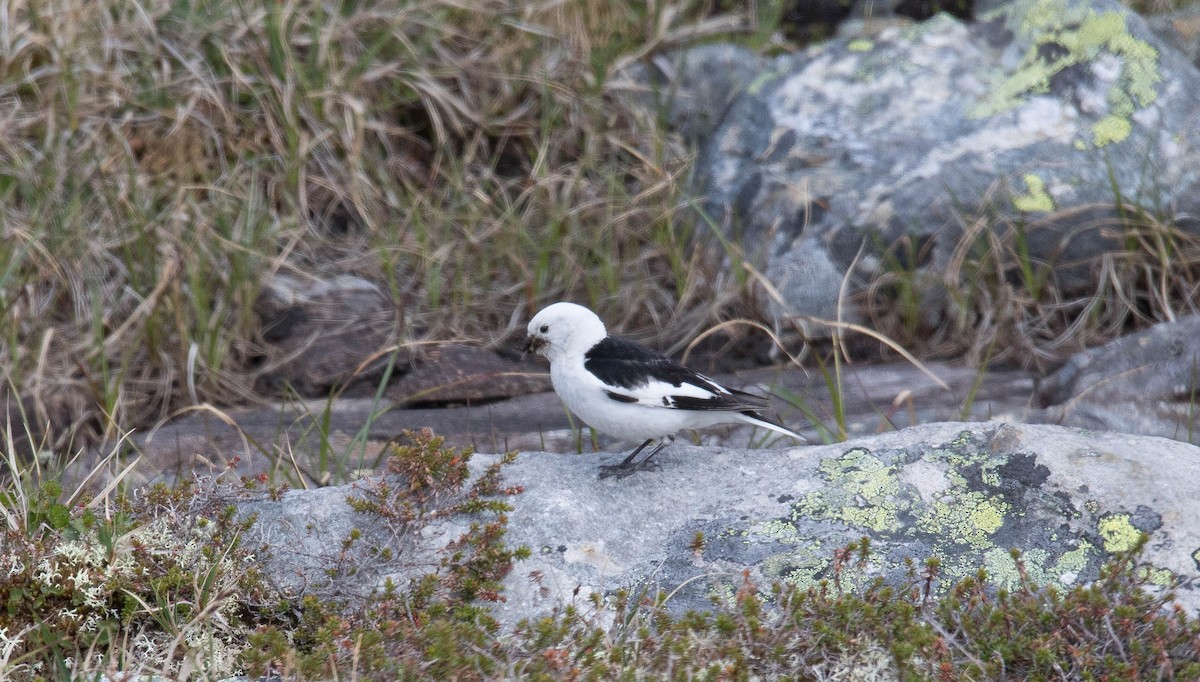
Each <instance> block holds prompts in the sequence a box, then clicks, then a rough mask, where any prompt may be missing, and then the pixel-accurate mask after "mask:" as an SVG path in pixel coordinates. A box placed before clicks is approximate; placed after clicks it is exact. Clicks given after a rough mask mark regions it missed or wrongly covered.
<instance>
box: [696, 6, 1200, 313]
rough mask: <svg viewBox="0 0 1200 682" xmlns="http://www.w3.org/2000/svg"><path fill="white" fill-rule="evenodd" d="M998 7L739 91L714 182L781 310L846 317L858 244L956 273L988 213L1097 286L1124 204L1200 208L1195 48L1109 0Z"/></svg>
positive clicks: (711, 151)
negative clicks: (1169, 43)
mask: <svg viewBox="0 0 1200 682" xmlns="http://www.w3.org/2000/svg"><path fill="white" fill-rule="evenodd" d="M989 16H990V18H988V17H985V20H982V21H980V22H978V23H974V24H964V23H961V22H959V21H957V20H955V19H952V18H950V17H948V16H946V15H939V16H938V17H935V18H934V19H931V20H929V21H927V22H923V23H920V24H915V25H912V26H910V27H906V28H899V27H893V28H889V29H886V30H884V31H882V32H880V33H879V34H877V35H875V36H873V37H870V38H866V37H862V38H855V39H843V40H836V41H831V42H828V43H825V44H821V45H818V46H816V47H814V48H812V49H810V50H808V51H806V52H804V53H801V54H797V55H794V56H789V57H784V58H780V59H778V60H776V61H775V62H774V64H773V67H772V69H771V70H768V71H765V72H764V73H762V74H761V75H760V76H759V77H758V78H756V79H755V80H754V81H753V82H751V83H750V84H749V85H748V86H747V88H746V90H745V92H744V94H743V95H742V96H741V97H740V98H739V99H738V100H737V101H736V102H735V103H734V104H733V106H732V108H731V110H730V112H729V113H728V115H727V116H726V117H725V119H724V121H723V123H722V125H721V126H720V127H719V128H718V130H717V132H716V133H715V135H714V136H713V137H712V138H711V139H710V140H709V141H708V142H707V144H706V145H705V146H704V147H703V149H702V155H701V159H700V168H699V173H698V178H699V186H698V192H699V193H701V194H703V195H704V196H705V197H706V203H705V207H706V209H707V211H708V212H709V214H710V215H711V216H713V218H714V219H715V220H716V221H717V222H718V223H719V224H721V225H723V226H724V228H725V229H726V230H727V231H728V232H729V233H730V234H731V235H733V236H734V237H738V238H740V239H741V241H742V243H744V244H745V245H746V246H747V251H748V252H749V253H751V254H755V253H757V254H758V255H761V256H762V257H763V258H764V260H765V261H766V264H767V268H766V273H765V274H766V276H767V278H768V279H769V280H770V281H771V282H772V283H773V284H774V286H775V287H776V289H778V291H779V292H780V293H781V295H782V299H783V303H782V304H780V305H777V306H776V308H777V309H776V311H775V312H777V313H794V314H804V315H815V316H819V317H825V318H833V317H835V315H836V314H837V305H838V295H839V291H840V290H841V286H840V285H841V283H842V280H843V277H844V275H845V273H846V272H847V270H848V269H849V268H850V266H851V264H852V262H854V261H855V259H856V257H857V258H858V266H859V267H860V268H861V270H860V271H859V272H858V273H857V274H858V275H861V276H863V277H867V276H870V275H873V274H877V273H879V272H881V271H886V270H888V269H897V268H900V267H918V268H928V269H932V270H935V271H940V270H941V269H943V268H945V267H946V266H947V264H949V263H951V262H953V261H954V259H955V258H956V257H959V258H961V252H960V251H959V249H960V247H962V246H963V244H964V235H968V236H969V237H970V238H971V239H972V240H976V241H979V244H980V245H981V246H985V245H987V244H988V241H987V240H986V239H984V238H983V236H984V235H985V234H987V232H986V231H980V230H978V229H976V228H979V227H983V228H986V229H987V230H991V231H992V232H993V233H995V234H997V235H998V236H999V237H1000V243H1007V244H1009V245H1012V250H1013V253H1014V254H1019V253H1020V254H1023V255H1022V256H1021V257H1023V258H1028V259H1030V260H1031V261H1032V262H1033V263H1036V264H1049V265H1051V266H1053V267H1052V269H1051V271H1050V275H1051V278H1052V283H1053V284H1054V285H1055V286H1057V287H1059V288H1060V290H1061V291H1062V293H1063V295H1065V296H1071V295H1074V294H1079V293H1085V292H1089V291H1091V290H1092V289H1093V288H1094V274H1095V273H1094V267H1095V261H1096V259H1095V255H1096V254H1097V253H1099V252H1101V251H1106V250H1120V249H1122V248H1124V245H1123V241H1122V239H1123V235H1122V233H1121V225H1122V221H1121V218H1122V211H1125V212H1126V215H1128V212H1129V210H1130V208H1129V207H1130V206H1137V207H1139V208H1141V209H1144V210H1146V211H1147V212H1149V213H1152V214H1157V213H1162V214H1166V215H1167V216H1168V217H1170V216H1189V215H1190V216H1196V215H1197V214H1200V172H1198V171H1197V169H1198V168H1200V72H1197V70H1196V69H1195V67H1193V66H1192V65H1191V64H1190V63H1188V61H1187V60H1186V58H1185V57H1184V56H1183V55H1182V54H1180V53H1179V52H1178V51H1177V50H1175V49H1173V48H1169V47H1165V46H1164V44H1163V43H1162V42H1161V41H1160V39H1158V38H1157V37H1156V36H1155V35H1154V34H1152V33H1151V32H1150V31H1149V30H1148V29H1147V28H1146V25H1145V22H1144V21H1143V20H1142V19H1141V18H1140V17H1139V16H1137V15H1136V14H1133V13H1131V12H1129V11H1128V10H1126V9H1125V8H1124V7H1122V6H1121V5H1119V4H1118V3H1116V2H1113V1H1110V0H1020V1H1018V2H1013V3H1010V4H1007V5H1004V6H1003V7H1001V8H1000V9H999V10H997V11H996V12H995V13H993V14H992V15H989ZM1119 204H1123V207H1121V208H1118V205H1119ZM980 217H982V218H984V219H985V221H984V222H981V223H975V221H976V220H977V219H979V218H980ZM1180 226H1181V227H1182V228H1184V229H1189V230H1196V229H1198V228H1200V224H1198V221H1196V220H1195V219H1194V218H1192V219H1190V220H1188V219H1183V220H1181V223H1180ZM900 245H903V246H900ZM860 249H861V253H860ZM858 281H860V280H858V279H854V278H852V280H851V286H850V287H849V291H850V292H851V293H854V291H855V284H856V282H858ZM854 312H855V311H854V310H853V309H852V308H851V309H845V310H843V311H842V318H843V319H846V318H847V317H849V318H850V319H853V317H854Z"/></svg>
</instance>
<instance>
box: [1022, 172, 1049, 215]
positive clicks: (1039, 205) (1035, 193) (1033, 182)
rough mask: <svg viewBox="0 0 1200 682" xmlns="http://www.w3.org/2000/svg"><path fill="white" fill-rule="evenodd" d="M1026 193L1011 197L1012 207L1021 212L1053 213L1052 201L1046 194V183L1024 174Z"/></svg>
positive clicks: (1029, 174)
mask: <svg viewBox="0 0 1200 682" xmlns="http://www.w3.org/2000/svg"><path fill="white" fill-rule="evenodd" d="M1024 180H1025V188H1026V192H1025V194H1023V195H1018V196H1014V197H1013V206H1014V207H1015V208H1016V209H1017V210H1018V211H1022V212H1026V213H1028V212H1030V211H1046V212H1049V211H1053V210H1054V199H1053V198H1051V196H1050V194H1049V193H1047V192H1046V183H1045V182H1044V181H1043V180H1042V179H1041V178H1039V177H1038V176H1036V175H1034V174H1033V173H1026V174H1025V177H1024Z"/></svg>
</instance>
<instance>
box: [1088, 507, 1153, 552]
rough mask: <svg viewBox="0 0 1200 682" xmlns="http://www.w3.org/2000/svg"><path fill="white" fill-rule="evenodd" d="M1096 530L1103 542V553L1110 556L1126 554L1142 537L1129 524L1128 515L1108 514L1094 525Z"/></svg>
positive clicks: (1140, 533) (1138, 531)
mask: <svg viewBox="0 0 1200 682" xmlns="http://www.w3.org/2000/svg"><path fill="white" fill-rule="evenodd" d="M1096 529H1097V530H1098V531H1099V532H1100V538H1101V539H1102V540H1104V551H1106V552H1109V553H1110V554H1111V553H1116V552H1128V551H1129V550H1131V549H1133V548H1134V547H1135V546H1136V545H1137V543H1138V540H1139V539H1140V538H1141V537H1142V531H1140V530H1138V529H1137V528H1136V527H1135V526H1134V525H1133V524H1132V523H1130V521H1129V514H1108V515H1106V516H1104V517H1102V518H1101V519H1100V521H1098V522H1097V523H1096Z"/></svg>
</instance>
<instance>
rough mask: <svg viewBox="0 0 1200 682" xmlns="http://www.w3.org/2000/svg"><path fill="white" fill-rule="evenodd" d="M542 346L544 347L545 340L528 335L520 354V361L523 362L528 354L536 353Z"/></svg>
mask: <svg viewBox="0 0 1200 682" xmlns="http://www.w3.org/2000/svg"><path fill="white" fill-rule="evenodd" d="M544 345H546V339H544V338H542V337H540V336H537V335H533V334H531V335H529V336H528V337H526V338H525V349H524V350H523V351H522V352H521V359H522V360H524V359H525V356H527V355H529V354H530V353H536V352H537V351H538V350H540V349H541V347H542V346H544Z"/></svg>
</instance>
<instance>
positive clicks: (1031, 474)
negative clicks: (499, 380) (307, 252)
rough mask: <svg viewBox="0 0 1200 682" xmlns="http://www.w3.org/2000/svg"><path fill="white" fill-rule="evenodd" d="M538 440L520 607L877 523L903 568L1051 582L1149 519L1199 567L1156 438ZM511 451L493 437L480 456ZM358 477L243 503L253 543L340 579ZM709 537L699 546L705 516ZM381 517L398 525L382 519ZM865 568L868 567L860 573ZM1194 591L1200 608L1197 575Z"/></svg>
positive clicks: (938, 430)
mask: <svg viewBox="0 0 1200 682" xmlns="http://www.w3.org/2000/svg"><path fill="white" fill-rule="evenodd" d="M620 456H621V453H606V454H602V455H582V456H580V455H556V454H550V453H544V452H524V453H521V454H520V455H519V456H518V458H517V460H516V461H515V462H514V463H513V464H511V465H509V466H507V467H505V469H504V482H505V484H507V485H520V486H523V488H524V492H523V493H521V494H519V495H516V496H514V497H511V498H509V501H510V502H511V503H512V504H513V505H514V506H515V509H514V510H513V511H512V512H511V513H510V514H509V515H508V518H509V533H508V536H507V538H506V541H507V542H508V544H509V545H510V546H517V545H524V546H527V547H529V548H530V549H531V550H532V557H531V558H529V559H528V560H526V561H523V562H519V563H518V564H517V565H516V567H515V569H514V570H513V572H512V573H511V574H510V575H509V577H508V578H507V579H506V583H505V592H504V594H505V595H506V597H507V601H505V602H503V603H502V604H498V605H497V606H496V607H495V610H496V613H497V615H498V616H499V617H500V618H501V620H502V621H503V622H505V623H508V624H510V625H511V624H513V623H515V622H517V621H518V620H520V619H522V618H529V617H534V616H537V615H540V614H545V613H547V612H548V611H550V610H552V609H555V608H560V607H562V606H564V605H566V604H568V603H575V604H577V605H579V606H581V607H585V608H586V607H587V604H588V599H587V597H588V595H589V594H590V593H592V592H596V593H600V594H603V595H609V594H611V593H612V592H613V591H614V590H617V589H619V588H624V587H628V588H633V589H634V590H637V589H641V588H643V587H648V588H650V589H664V590H667V591H671V592H673V593H674V594H673V596H672V598H671V607H672V608H674V609H677V610H682V609H687V608H705V607H707V606H708V605H709V603H710V602H709V600H710V598H711V597H713V596H716V597H718V598H720V597H726V596H729V595H730V594H731V590H732V589H733V587H732V586H733V585H734V584H735V582H736V581H737V580H739V579H740V575H741V572H742V571H743V570H749V571H750V572H751V575H752V576H753V577H754V578H755V579H756V580H760V581H763V582H764V583H769V582H771V581H773V580H785V581H789V582H792V583H795V584H797V585H801V586H804V585H811V584H814V583H816V582H817V581H820V580H821V579H822V578H824V577H828V576H829V569H830V566H831V561H832V558H833V552H834V550H836V549H838V548H840V547H842V546H844V545H845V544H846V543H849V542H851V541H855V540H858V539H859V538H862V537H868V538H870V539H871V547H872V560H871V562H870V568H869V570H868V575H883V576H886V577H888V578H889V579H896V578H898V577H899V576H900V575H902V573H903V567H904V561H905V559H912V560H914V561H916V562H918V564H920V563H921V562H923V561H924V560H925V558H926V557H929V556H936V557H939V558H940V559H941V561H942V566H943V576H944V578H945V579H947V580H953V579H957V578H960V577H963V576H965V575H967V574H971V573H974V572H975V571H976V570H977V569H978V568H980V567H983V568H986V569H987V571H988V574H989V575H990V576H991V578H992V579H993V580H994V581H995V582H996V583H997V584H1000V585H1003V584H1008V583H1011V581H1013V580H1014V579H1015V577H1016V571H1017V568H1016V565H1015V563H1014V561H1013V559H1012V558H1011V556H1010V553H1009V550H1010V549H1019V550H1021V552H1022V553H1023V559H1024V562H1025V570H1027V571H1028V572H1029V575H1030V576H1032V577H1033V578H1034V579H1035V580H1037V581H1039V582H1042V583H1044V584H1060V585H1064V586H1066V585H1072V584H1076V583H1079V582H1086V581H1089V580H1092V579H1094V578H1095V577H1096V576H1097V570H1098V568H1099V566H1100V564H1101V563H1102V562H1103V561H1104V560H1105V557H1106V556H1108V555H1109V554H1110V553H1112V552H1119V551H1122V550H1125V549H1128V548H1130V547H1132V545H1133V543H1135V542H1136V541H1137V538H1138V536H1139V534H1140V533H1143V532H1144V533H1147V534H1149V536H1150V541H1149V544H1148V545H1147V549H1146V552H1145V554H1144V559H1145V560H1146V561H1148V562H1149V563H1150V564H1151V565H1152V566H1153V567H1154V568H1153V571H1154V576H1155V579H1156V580H1157V581H1161V582H1163V583H1165V582H1167V581H1168V580H1170V578H1171V577H1172V576H1175V577H1179V578H1184V579H1193V580H1194V579H1195V578H1197V577H1200V526H1198V525H1197V524H1196V522H1195V520H1196V519H1198V518H1200V495H1197V494H1196V485H1195V483H1194V477H1192V476H1190V475H1188V474H1187V472H1191V471H1194V470H1195V468H1196V467H1197V466H1198V465H1200V449H1198V448H1196V447H1195V446H1192V445H1188V444H1184V443H1180V442H1176V441H1170V440H1163V439H1157V438H1147V437H1137V436H1124V435H1116V434H1096V433H1089V432H1084V431H1078V430H1074V429H1066V428H1061V427H1054V426H1023V425H1012V424H1004V423H999V422H989V423H985V424H976V425H965V424H947V423H940V424H928V425H924V426H919V427H914V428H909V429H903V430H901V431H896V432H892V433H887V434H882V435H878V436H872V437H869V438H862V439H857V440H854V441H851V442H847V443H838V444H834V445H824V446H814V447H795V448H789V449H786V450H735V449H717V448H704V447H692V446H684V445H675V446H673V447H671V448H668V449H667V450H664V451H663V452H662V453H660V455H659V457H660V458H661V462H660V463H661V470H659V471H649V472H640V473H638V474H636V475H634V476H631V477H628V478H625V479H620V480H615V479H608V480H603V481H600V480H597V477H596V472H597V465H598V464H599V463H601V462H608V461H612V460H615V459H616V458H618V457H620ZM495 457H496V456H490V455H477V456H476V458H475V459H474V460H473V461H472V466H473V467H474V468H476V469H477V470H481V469H482V468H483V467H484V466H486V465H487V464H489V463H490V462H492V461H495ZM352 494H355V491H354V489H352V488H351V487H349V486H344V487H340V488H325V489H319V490H313V491H292V492H289V493H286V494H285V495H284V496H283V498H282V499H281V500H279V501H278V502H272V501H260V502H257V503H255V504H253V505H251V506H247V507H244V508H243V512H250V511H253V512H254V513H256V514H258V521H257V525H256V526H255V529H254V530H252V532H251V536H250V537H248V538H247V540H248V541H252V542H254V541H262V542H266V543H267V544H269V545H270V547H271V549H272V553H273V554H274V555H275V560H274V561H275V563H274V564H273V565H272V570H273V571H274V575H275V576H276V577H277V578H278V579H279V580H280V581H281V582H283V583H284V584H288V585H292V586H300V585H310V586H312V585H316V584H318V583H320V582H321V581H322V580H323V579H324V578H323V574H321V572H320V570H319V568H318V566H319V564H320V562H319V561H318V560H316V559H317V558H320V557H329V556H331V553H333V552H336V548H337V547H339V546H340V543H341V541H342V540H343V539H345V537H347V534H348V533H349V532H350V530H351V529H352V528H354V527H360V528H363V527H365V528H366V531H367V533H368V534H370V533H375V534H376V535H377V536H379V537H383V536H384V535H385V534H386V533H390V532H391V530H390V529H380V528H371V521H370V517H366V516H363V515H359V514H356V513H354V512H352V511H351V510H350V507H349V506H348V504H347V502H346V498H347V496H348V495H352ZM470 521H471V519H469V518H460V517H455V518H449V519H443V520H441V521H439V522H435V523H434V524H433V525H431V526H429V527H427V528H425V529H424V530H422V531H421V532H420V533H419V534H417V535H416V536H415V537H399V538H397V539H395V540H394V541H393V543H392V546H394V547H396V549H397V550H398V551H400V552H401V558H400V559H399V560H397V561H395V562H393V563H392V564H391V565H387V566H384V565H378V566H376V567H374V570H367V571H363V572H362V573H361V574H360V575H359V579H358V580H357V581H346V582H343V583H342V584H339V585H338V586H337V589H338V590H339V591H340V592H341V593H342V594H343V595H350V594H356V593H357V594H362V593H365V592H369V591H370V590H371V589H372V588H373V587H375V586H377V585H378V584H379V583H380V581H381V580H382V578H383V577H384V576H385V575H394V576H397V577H399V578H401V579H404V578H406V577H411V576H413V575H416V574H419V573H421V572H423V571H426V570H429V569H430V567H432V566H434V565H435V562H436V558H437V550H438V549H439V548H441V547H444V546H445V545H446V544H447V543H448V542H450V541H452V540H454V539H456V538H457V537H458V536H459V535H460V534H461V533H463V532H464V531H465V530H466V528H467V524H468V523H469V522H470ZM698 533H701V534H703V538H704V549H703V551H702V552H700V553H696V552H694V551H693V550H692V546H693V544H694V541H695V539H696V537H697V534H698ZM381 534H384V535H381ZM868 575H857V576H854V575H851V576H850V577H848V578H847V579H848V580H863V579H866V578H867V577H868ZM1178 599H1179V601H1180V603H1182V604H1183V605H1184V606H1185V607H1187V608H1188V609H1189V610H1191V611H1193V612H1195V611H1197V610H1198V609H1200V592H1197V591H1195V590H1194V589H1191V588H1185V589H1181V590H1179V592H1178Z"/></svg>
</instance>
